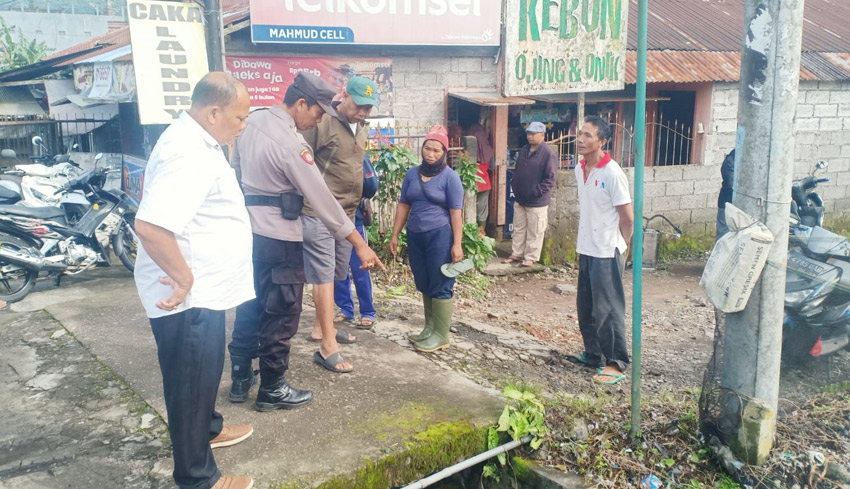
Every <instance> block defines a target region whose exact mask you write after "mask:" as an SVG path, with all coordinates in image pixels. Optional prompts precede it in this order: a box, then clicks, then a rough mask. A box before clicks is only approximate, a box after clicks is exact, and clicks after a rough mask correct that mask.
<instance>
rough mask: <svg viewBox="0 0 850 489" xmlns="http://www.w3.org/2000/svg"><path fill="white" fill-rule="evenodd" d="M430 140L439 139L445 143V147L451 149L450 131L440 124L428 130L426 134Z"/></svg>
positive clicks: (438, 140) (426, 138)
mask: <svg viewBox="0 0 850 489" xmlns="http://www.w3.org/2000/svg"><path fill="white" fill-rule="evenodd" d="M429 140H433V141H437V142H438V143H440V144H442V145H443V148H444V149H446V150H448V149H449V133H448V131H446V128H445V127H443V126H441V125H440V124H437V125H435V126H433V127H431V130H430V131H428V134H427V135H426V136H425V141H429ZM423 144H424V143H423Z"/></svg>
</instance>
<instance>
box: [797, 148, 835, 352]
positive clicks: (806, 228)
mask: <svg viewBox="0 0 850 489" xmlns="http://www.w3.org/2000/svg"><path fill="white" fill-rule="evenodd" d="M827 166H828V164H827V163H826V162H824V161H821V162H819V163H818V164H817V166H816V168H815V170H814V172H812V174H811V175H809V176H807V177H805V178H803V179H800V180H797V181H795V182H794V184H793V186H792V191H791V195H792V204H791V218H790V219H791V222H790V226H789V240H788V264H787V269H786V277H785V318H784V320H783V334H782V358H783V359H784V360H785V361H788V362H791V363H795V362H800V361H802V360H804V359H806V358H810V357H819V356H825V355H829V354H832V353H835V352H836V351H838V350H840V349H841V348H844V347H846V346H847V345H848V344H850V241H848V240H847V239H846V238H845V237H844V236H841V235H839V234H835V233H833V232H831V231H829V230H827V229H824V228H823V227H822V224H823V200H822V199H821V197H820V196H819V195H818V194H817V193H816V192H815V188H816V187H817V184H818V183H823V182H827V181H829V178H817V176H816V175H815V174H816V173H817V171H818V170H822V169H825V168H826V167H827Z"/></svg>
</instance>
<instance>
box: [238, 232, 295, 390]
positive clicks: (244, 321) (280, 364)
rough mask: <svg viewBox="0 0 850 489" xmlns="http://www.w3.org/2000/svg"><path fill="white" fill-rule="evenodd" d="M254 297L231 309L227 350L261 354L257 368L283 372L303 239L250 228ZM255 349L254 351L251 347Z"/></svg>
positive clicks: (291, 331)
mask: <svg viewBox="0 0 850 489" xmlns="http://www.w3.org/2000/svg"><path fill="white" fill-rule="evenodd" d="M253 261H254V291H255V292H256V294H257V299H256V300H255V301H251V302H246V303H245V304H243V305H242V306H241V307H239V308H238V309H237V310H236V322H235V324H234V325H233V339H232V341H231V343H230V346H229V348H230V354H231V355H237V356H242V357H248V358H253V357H255V356H259V357H260V373H261V374H265V375H271V376H274V375H283V373H284V372H286V370H287V369H288V368H289V350H290V339H291V338H292V337H293V336H295V333H296V332H298V321H299V320H300V319H301V300H302V299H303V297H304V283H305V278H304V251H303V247H302V244H301V243H300V242H295V241H281V240H277V239H272V238H267V237H265V236H260V235H258V234H254V253H253ZM255 351H256V353H254V352H255Z"/></svg>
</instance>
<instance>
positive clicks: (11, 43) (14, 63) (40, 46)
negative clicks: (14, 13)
mask: <svg viewBox="0 0 850 489" xmlns="http://www.w3.org/2000/svg"><path fill="white" fill-rule="evenodd" d="M15 33H17V39H15ZM49 51H50V49H49V48H48V47H47V43H45V42H44V41H41V42H37V41H36V40H34V39H33V40H30V41H28V40H26V39H24V34H23V32H21V29H20V28H19V27H15V26H13V25H12V26H10V25H8V24H7V23H6V21H5V20H4V19H3V18H2V17H0V71H7V70H13V69H15V68H20V67H22V66H29V65H31V64H33V63H37V62H39V61H41V58H43V57H45V56H47V53H48V52H49Z"/></svg>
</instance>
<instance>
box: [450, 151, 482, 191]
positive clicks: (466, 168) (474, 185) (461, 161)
mask: <svg viewBox="0 0 850 489" xmlns="http://www.w3.org/2000/svg"><path fill="white" fill-rule="evenodd" d="M454 171H455V173H457V174H458V176H459V177H460V182H461V183H462V184H463V189H464V190H466V191H467V192H477V191H478V184H479V183H481V182H483V181H484V179H483V178H481V177H480V176H478V165H477V164H476V163H475V162H474V161H471V160H470V159H469V154H467V153H466V152H465V151H461V152H460V153H459V155H458V161H457V163H455V166H454Z"/></svg>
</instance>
